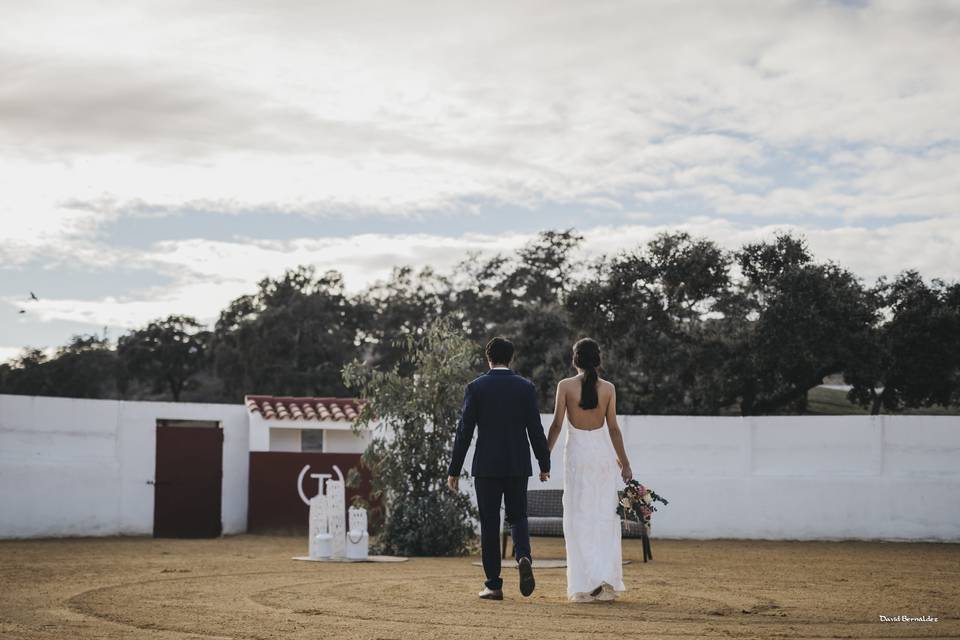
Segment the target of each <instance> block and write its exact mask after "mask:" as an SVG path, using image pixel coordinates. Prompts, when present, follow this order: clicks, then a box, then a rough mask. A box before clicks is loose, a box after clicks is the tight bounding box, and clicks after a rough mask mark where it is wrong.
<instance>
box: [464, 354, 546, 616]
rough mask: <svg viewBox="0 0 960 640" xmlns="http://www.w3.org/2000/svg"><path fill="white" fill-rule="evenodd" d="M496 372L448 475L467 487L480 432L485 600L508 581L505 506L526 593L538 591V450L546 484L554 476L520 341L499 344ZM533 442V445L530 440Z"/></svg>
mask: <svg viewBox="0 0 960 640" xmlns="http://www.w3.org/2000/svg"><path fill="white" fill-rule="evenodd" d="M486 355H487V364H488V365H489V366H490V370H489V371H487V373H485V374H484V375H482V376H480V377H479V378H477V379H476V380H474V381H473V382H471V383H470V384H468V385H467V389H466V391H465V393H464V396H463V411H462V415H461V417H460V423H459V425H458V426H457V437H456V439H455V440H454V443H453V460H452V461H451V462H450V466H449V468H448V469H447V476H448V477H447V486H449V487H450V490H451V491H457V490H458V488H459V481H460V472H461V470H462V469H463V460H464V458H465V457H466V455H467V448H469V446H470V441H471V440H472V439H473V430H474V428H476V429H477V446H476V448H475V450H474V453H473V467H472V468H471V474H472V475H473V478H474V487H476V490H477V506H478V508H479V511H480V546H481V550H482V556H483V572H484V573H485V574H486V576H487V580H486V583H485V585H486V586H485V588H484V590H483V591H481V592H480V597H481V598H483V599H484V600H503V580H501V579H500V544H499V542H500V501H501V500H503V502H504V505H505V507H506V508H505V511H506V520H507V522H509V523H510V535H511V536H512V537H513V545H514V556H515V557H516V559H517V569H518V570H519V572H520V593H522V594H523V595H524V596H529V595H530V594H531V593H533V588H534V584H535V583H534V579H533V560H532V559H531V557H530V534H529V532H528V531H527V478H529V477H530V476H531V475H533V469H532V468H531V465H530V448H529V447H533V453H534V455H535V456H536V457H537V462H538V463H539V465H540V481H541V482H543V481H546V480H547V478H549V477H550V449H549V448H548V447H547V439H546V437H545V436H544V435H543V425H542V424H541V422H540V410H539V409H538V407H537V391H536V387H534V386H533V383H532V382H530V381H529V380H527V379H526V378H522V377H521V376H519V375H517V374H516V373H514V372H513V371H512V370H511V369H510V362H511V361H512V360H513V343H512V342H510V341H509V340H507V339H505V338H499V337H498V338H494V339H493V340H491V341H490V342H489V343H487V347H486ZM527 436H529V438H530V440H529V444H528V442H527Z"/></svg>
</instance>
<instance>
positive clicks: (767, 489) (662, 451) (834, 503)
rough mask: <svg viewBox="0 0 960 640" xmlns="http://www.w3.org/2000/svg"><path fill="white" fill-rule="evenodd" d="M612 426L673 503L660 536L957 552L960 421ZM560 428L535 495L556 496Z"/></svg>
mask: <svg viewBox="0 0 960 640" xmlns="http://www.w3.org/2000/svg"><path fill="white" fill-rule="evenodd" d="M551 418H552V417H551V416H547V415H544V416H542V421H543V424H544V425H545V426H549V424H550V420H551ZM618 420H619V423H620V426H621V428H622V430H623V433H624V441H625V444H626V448H627V455H628V457H629V458H630V462H631V466H632V467H633V472H634V476H635V477H636V479H637V480H639V481H640V482H642V483H644V484H645V485H647V486H649V487H650V488H652V489H654V490H655V491H656V492H657V493H660V494H662V495H663V496H664V497H665V498H667V500H669V501H670V504H669V505H667V506H662V505H660V504H659V503H658V504H657V507H658V509H659V510H658V511H657V512H656V513H654V514H653V535H654V536H656V537H660V538H767V539H803V540H811V539H812V540H816V539H882V540H949V541H955V542H960V417H943V416H877V417H871V416H829V417H827V416H824V417H811V416H797V417H757V418H715V417H702V418H701V417H686V416H620V417H619V419H618ZM566 428H567V427H565V428H564V431H563V433H561V436H560V439H559V441H558V442H557V446H556V448H555V449H554V451H553V456H552V459H551V467H552V473H551V479H550V480H549V481H548V482H546V483H541V482H540V481H539V479H538V478H537V476H536V475H535V476H533V477H532V478H531V479H530V484H529V485H528V486H529V488H530V489H538V488H556V489H560V488H563V446H564V443H565V442H566ZM472 455H473V452H472V449H471V451H470V453H469V454H468V456H467V463H466V464H465V465H464V468H465V469H466V470H469V469H470V461H471V460H472ZM531 460H532V462H533V469H534V472H535V473H536V472H537V470H538V467H537V463H536V460H535V459H533V457H532V456H531ZM465 484H467V485H468V491H470V492H471V493H472V488H470V487H469V483H465Z"/></svg>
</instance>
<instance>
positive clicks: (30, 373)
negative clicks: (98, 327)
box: [0, 334, 117, 398]
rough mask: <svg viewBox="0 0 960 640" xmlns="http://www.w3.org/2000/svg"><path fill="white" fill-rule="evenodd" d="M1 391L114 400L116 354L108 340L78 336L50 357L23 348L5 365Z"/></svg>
mask: <svg viewBox="0 0 960 640" xmlns="http://www.w3.org/2000/svg"><path fill="white" fill-rule="evenodd" d="M3 366H4V370H3V371H4V372H3V378H2V381H0V391H2V392H6V393H16V394H22V395H38V396H62V397H65V398H114V397H116V395H117V392H116V352H114V351H113V350H112V349H111V348H110V345H109V343H108V341H107V339H106V338H105V337H100V336H98V335H96V334H90V335H75V336H73V337H72V338H71V339H70V342H69V343H68V344H66V345H64V346H62V347H60V348H59V349H57V351H56V352H55V354H54V355H53V356H52V357H49V358H48V357H47V356H46V354H45V353H44V352H43V351H41V350H40V349H31V348H27V349H24V351H23V353H22V354H21V356H20V357H19V358H18V359H17V360H15V361H14V362H13V363H12V364H11V365H3Z"/></svg>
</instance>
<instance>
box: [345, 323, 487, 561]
mask: <svg viewBox="0 0 960 640" xmlns="http://www.w3.org/2000/svg"><path fill="white" fill-rule="evenodd" d="M397 343H398V346H399V347H402V353H403V356H402V359H401V361H400V362H398V363H396V364H395V365H394V366H393V367H392V368H391V369H390V370H389V371H378V370H376V369H374V368H372V367H370V366H369V365H367V364H364V363H361V362H359V361H354V362H351V363H350V364H348V365H347V366H346V367H344V370H343V380H344V383H345V384H346V385H347V387H349V388H351V389H357V390H358V391H359V395H360V398H361V400H362V408H361V409H360V415H359V418H358V419H357V420H356V421H355V422H354V424H353V428H354V430H357V431H359V430H361V429H366V428H372V429H373V430H374V431H373V433H374V438H373V441H372V442H371V443H370V445H369V446H368V447H367V449H366V451H365V452H364V454H363V457H362V463H363V464H364V466H366V467H367V468H368V469H370V471H371V477H372V483H373V492H372V494H371V498H372V499H373V500H378V501H380V502H381V504H382V505H383V507H384V513H383V515H384V522H383V529H382V531H381V533H380V535H379V536H378V537H377V539H376V541H375V542H374V543H373V545H372V552H374V553H384V554H393V555H404V556H457V555H465V554H467V553H469V552H470V550H471V548H472V545H473V541H474V537H475V535H474V529H473V525H472V523H471V520H472V519H474V518H476V517H477V514H476V509H475V508H474V507H473V505H472V504H471V502H470V498H469V497H468V496H467V495H465V494H461V493H457V494H454V493H452V492H451V491H449V490H447V488H446V480H447V463H448V457H449V454H450V449H451V448H452V446H453V439H454V437H455V435H456V428H457V420H458V418H459V411H460V401H461V399H462V397H463V388H464V386H465V385H466V384H467V382H469V381H470V380H472V379H473V378H474V377H475V376H476V373H477V371H478V368H479V365H480V362H479V360H480V358H479V356H480V354H479V352H478V351H477V349H476V347H475V345H474V344H473V343H471V342H470V341H468V340H467V339H466V338H464V337H463V336H462V335H461V334H460V333H459V332H458V331H456V330H455V329H454V328H453V327H452V326H451V325H450V324H449V323H448V322H447V321H445V320H443V319H439V320H435V321H433V322H432V323H431V324H429V325H428V326H427V327H425V328H424V329H423V330H422V332H418V333H417V334H410V335H406V336H404V337H403V338H400V339H399V340H398V341H397ZM403 372H410V373H403Z"/></svg>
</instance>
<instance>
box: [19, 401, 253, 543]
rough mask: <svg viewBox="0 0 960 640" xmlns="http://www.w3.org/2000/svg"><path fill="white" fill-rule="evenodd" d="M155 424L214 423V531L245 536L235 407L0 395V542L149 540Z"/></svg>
mask: <svg viewBox="0 0 960 640" xmlns="http://www.w3.org/2000/svg"><path fill="white" fill-rule="evenodd" d="M159 418H169V419H196V420H217V421H219V422H220V423H221V425H222V427H223V431H224V441H223V494H222V496H223V499H222V507H221V518H222V520H223V531H224V533H240V532H243V531H245V530H246V525H247V479H248V476H249V441H248V426H247V409H246V407H244V406H243V405H240V404H237V405H218V404H188V403H172V402H121V401H115V400H80V399H70V398H49V397H35V396H11V395H0V538H10V537H45V536H81V535H82V536H86V535H114V534H133V535H139V534H145V535H150V534H152V533H153V492H154V488H153V486H152V485H149V484H147V481H149V480H153V479H154V469H155V463H156V421H157V419H159Z"/></svg>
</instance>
